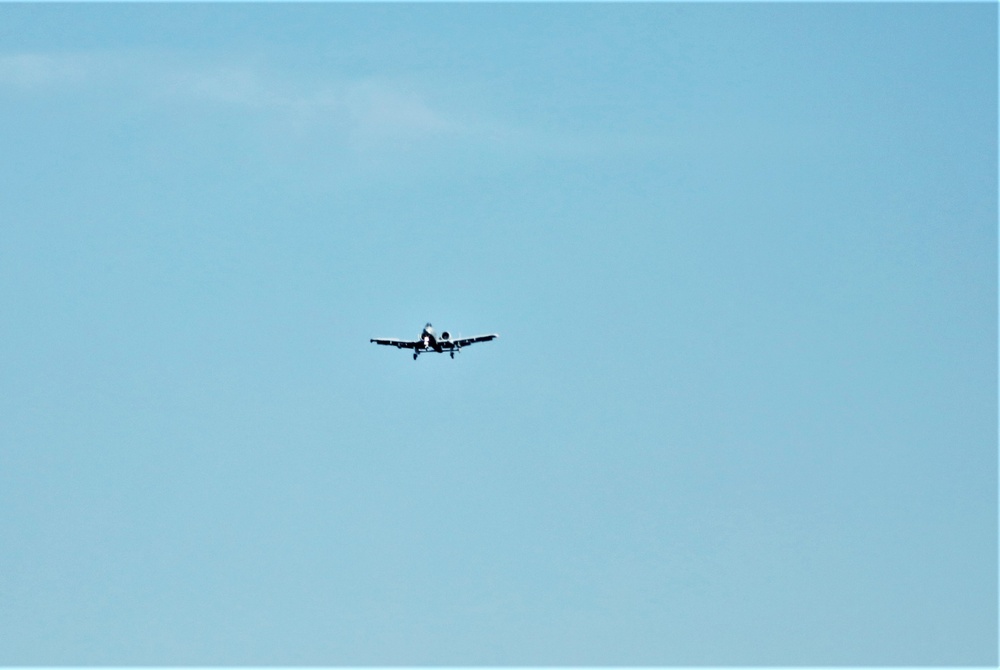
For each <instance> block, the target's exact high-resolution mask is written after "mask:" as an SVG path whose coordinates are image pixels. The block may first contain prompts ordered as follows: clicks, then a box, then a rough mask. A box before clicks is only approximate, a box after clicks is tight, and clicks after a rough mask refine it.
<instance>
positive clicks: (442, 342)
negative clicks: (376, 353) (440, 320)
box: [370, 323, 500, 360]
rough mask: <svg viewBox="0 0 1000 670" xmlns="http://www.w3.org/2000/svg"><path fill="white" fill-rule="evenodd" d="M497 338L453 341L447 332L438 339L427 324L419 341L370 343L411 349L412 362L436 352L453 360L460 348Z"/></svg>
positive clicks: (458, 339) (432, 327) (496, 336)
mask: <svg viewBox="0 0 1000 670" xmlns="http://www.w3.org/2000/svg"><path fill="white" fill-rule="evenodd" d="M498 337H500V336H499V335H497V334H496V333H493V334H492V335H475V336H473V337H460V338H457V339H454V340H453V339H451V334H450V333H449V332H448V331H447V330H446V331H444V332H443V333H441V336H440V337H438V336H437V335H435V334H434V326H432V325H431V324H429V323H428V324H427V325H426V326H424V330H423V332H422V333H420V339H419V340H412V341H411V340H394V339H391V338H379V337H374V338H372V339H371V340H370V341H371V342H374V343H375V344H384V345H386V346H390V347H396V348H398V349H413V360H417V356H419V355H420V354H425V353H428V352H430V351H436V352H437V353H439V354H443V353H444V352H446V351H447V352H448V353H449V354H451V357H452V358H455V352H456V351H458V350H459V349H461V348H462V347H467V346H469V345H470V344H474V343H476V342H489V341H490V340H495V339H496V338H498Z"/></svg>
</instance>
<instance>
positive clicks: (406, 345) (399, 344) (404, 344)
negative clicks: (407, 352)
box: [371, 337, 424, 349]
mask: <svg viewBox="0 0 1000 670" xmlns="http://www.w3.org/2000/svg"><path fill="white" fill-rule="evenodd" d="M371 342H374V343H375V344H384V345H386V346H389V347H396V348H397V349H416V348H417V347H422V346H424V343H423V342H421V341H420V340H417V341H416V342H411V341H410V340H394V339H391V338H384V337H382V338H380V337H375V338H372V339H371Z"/></svg>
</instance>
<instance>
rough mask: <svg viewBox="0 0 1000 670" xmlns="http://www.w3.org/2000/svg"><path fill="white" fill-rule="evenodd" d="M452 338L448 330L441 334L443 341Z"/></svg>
mask: <svg viewBox="0 0 1000 670" xmlns="http://www.w3.org/2000/svg"><path fill="white" fill-rule="evenodd" d="M450 337H451V333H449V332H448V331H447V330H446V331H444V332H443V333H441V339H442V340H447V339H448V338H450Z"/></svg>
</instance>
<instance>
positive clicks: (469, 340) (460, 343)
mask: <svg viewBox="0 0 1000 670" xmlns="http://www.w3.org/2000/svg"><path fill="white" fill-rule="evenodd" d="M498 337H499V335H497V334H496V333H493V334H492V335H473V336H472V337H456V338H455V339H454V340H450V342H451V344H452V345H453V346H455V347H465V346H468V345H470V344H473V343H475V342H489V341H490V340H495V339H496V338H498Z"/></svg>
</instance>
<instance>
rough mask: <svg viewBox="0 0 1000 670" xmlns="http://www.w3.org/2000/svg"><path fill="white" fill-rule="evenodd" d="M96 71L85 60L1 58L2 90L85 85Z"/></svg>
mask: <svg viewBox="0 0 1000 670" xmlns="http://www.w3.org/2000/svg"><path fill="white" fill-rule="evenodd" d="M92 69H93V63H92V62H91V59H90V58H88V57H86V56H74V55H63V54H39V53H22V54H11V55H0V86H4V87H13V88H21V89H36V90H37V89H44V88H52V87H55V86H66V85H67V84H72V85H74V86H76V85H80V84H82V83H83V82H84V81H85V80H86V78H87V75H88V72H89V71H91V70H92Z"/></svg>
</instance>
